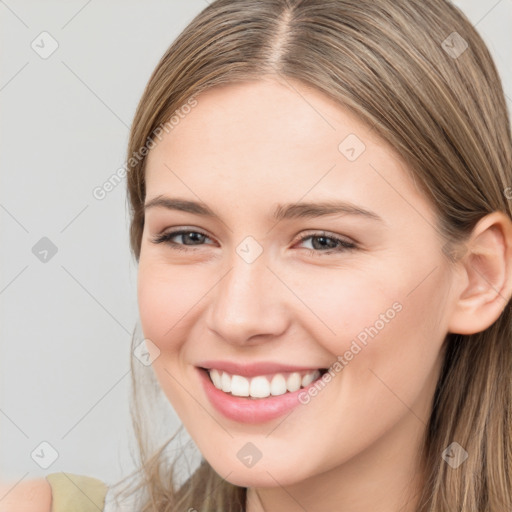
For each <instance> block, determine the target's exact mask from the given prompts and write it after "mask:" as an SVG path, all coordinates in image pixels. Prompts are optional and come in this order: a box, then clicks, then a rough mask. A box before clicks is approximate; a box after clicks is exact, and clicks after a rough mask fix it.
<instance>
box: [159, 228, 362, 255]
mask: <svg viewBox="0 0 512 512" xmlns="http://www.w3.org/2000/svg"><path fill="white" fill-rule="evenodd" d="M190 235H192V236H190ZM197 235H199V237H198V236H197ZM176 237H181V238H182V242H183V241H184V240H189V241H190V240H192V242H204V240H205V239H209V236H208V235H206V234H205V233H202V232H201V231H197V230H192V229H178V230H174V231H168V232H165V233H161V234H158V235H156V236H154V237H153V238H152V239H151V242H152V243H154V244H165V245H168V246H169V247H170V248H171V249H172V250H178V251H195V250H196V248H198V247H201V246H203V245H212V244H202V243H192V244H191V245H187V244H184V243H177V242H175V241H173V239H174V238H176ZM309 239H311V241H312V242H313V249H307V248H306V249H305V250H306V251H307V252H308V253H309V254H311V255H313V256H322V255H325V254H333V253H342V252H345V251H350V250H354V249H356V248H357V245H356V244H355V243H354V242H352V241H349V240H347V239H344V238H341V237H339V236H337V235H334V234H332V233H327V232H324V231H320V232H317V233H309V234H307V235H303V236H301V237H299V239H298V240H297V241H296V243H298V244H300V243H304V242H305V241H306V240H309ZM314 241H316V242H317V243H316V246H317V247H318V246H319V247H320V249H317V248H315V243H314ZM319 241H321V243H320V244H318V242H319ZM326 241H328V242H327V245H325V243H326ZM322 247H324V248H322Z"/></svg>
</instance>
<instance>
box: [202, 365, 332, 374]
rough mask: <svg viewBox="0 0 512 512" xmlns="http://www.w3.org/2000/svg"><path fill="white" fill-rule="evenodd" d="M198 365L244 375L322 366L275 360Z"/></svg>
mask: <svg viewBox="0 0 512 512" xmlns="http://www.w3.org/2000/svg"><path fill="white" fill-rule="evenodd" d="M196 366H198V367H199V368H204V369H205V370H211V369H216V370H222V371H225V372H227V373H229V374H230V375H241V376H242V377H256V376H257V375H265V374H269V373H284V372H302V371H315V370H321V369H324V368H321V367H320V366H295V365H288V364H281V363H274V362H270V361H268V362H265V361H261V362H255V363H249V364H239V363H235V362H233V361H201V362H200V363H198V364H197V365H196Z"/></svg>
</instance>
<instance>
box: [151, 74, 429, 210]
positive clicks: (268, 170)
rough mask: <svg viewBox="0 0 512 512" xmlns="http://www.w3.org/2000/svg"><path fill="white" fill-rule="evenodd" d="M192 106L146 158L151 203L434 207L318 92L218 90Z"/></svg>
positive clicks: (301, 88) (355, 122)
mask: <svg viewBox="0 0 512 512" xmlns="http://www.w3.org/2000/svg"><path fill="white" fill-rule="evenodd" d="M196 100H197V105H196V106H195V107H194V108H192V109H191V110H190V112H189V113H188V114H186V115H183V116H181V117H180V120H179V123H178V124H176V125H175V126H174V128H173V129H172V130H171V131H170V132H169V133H167V134H165V135H164V136H163V138H162V140H161V141H160V142H158V143H157V145H156V146H155V147H154V148H153V149H152V150H151V151H150V153H149V155H148V162H147V166H146V182H147V190H146V191H147V197H154V196H156V195H158V194H167V193H170V192H173V193H174V194H173V195H180V196H182V197H183V196H184V197H191V198H192V196H194V195H196V196H203V197H201V199H203V200H204V201H206V202H208V201H207V198H208V197H211V198H212V199H214V198H219V200H222V199H223V201H224V202H226V200H227V201H231V203H232V204H234V203H235V202H236V201H237V200H239V201H240V202H241V203H242V204H247V205H249V204H251V202H253V201H254V202H257V203H258V204H259V205H261V203H262V201H263V202H264V201H265V198H268V200H269V202H272V203H275V202H276V201H277V202H279V201H282V202H289V201H294V200H295V201H298V200H299V199H301V198H305V199H308V200H313V199H315V198H316V197H318V196H319V195H323V197H322V198H326V194H329V195H330V196H329V197H328V198H329V199H332V198H334V197H342V196H343V197H345V198H350V199H351V200H353V201H355V200H357V201H360V202H364V203H367V204H368V203H369V202H371V203H372V204H373V206H374V208H373V209H375V208H379V207H380V206H382V207H384V206H385V204H386V203H388V202H389V201H394V202H395V204H397V200H398V199H399V197H400V195H403V194H405V195H406V196H408V197H409V199H410V200H415V201H420V202H423V203H425V207H426V208H428V205H427V204H426V199H425V198H423V196H422V194H421V193H420V191H419V190H417V189H416V188H415V185H414V183H413V182H412V180H411V179H410V177H409V176H408V175H407V169H406V166H405V164H404V162H403V161H402V160H401V158H400V156H399V155H398V154H397V153H396V152H395V151H394V150H393V148H391V147H389V146H388V145H387V144H386V143H384V142H383V141H382V140H381V139H380V138H379V137H378V136H377V135H376V134H375V132H372V130H371V129H370V128H369V127H367V126H366V125H365V124H364V123H362V122H361V121H360V120H359V119H358V118H357V117H356V116H355V115H354V114H353V113H351V112H350V111H349V110H348V109H347V108H345V107H343V106H341V105H339V104H338V103H336V102H334V100H331V99H330V98H329V97H327V96H326V95H324V94H322V93H321V92H319V91H317V90H315V89H313V88H310V87H307V86H305V85H304V84H302V83H299V82H297V81H288V82H287V83H283V82H278V81H276V80H273V79H269V80H266V79H265V80H258V81H252V82H244V83H238V84H228V85H223V86H220V87H215V88H213V89H210V90H208V91H206V92H204V93H202V94H200V95H199V96H197V97H196ZM205 194H206V196H207V197H204V195H205ZM305 196H307V197H305ZM195 199H197V197H196V198H195ZM409 208H410V206H409Z"/></svg>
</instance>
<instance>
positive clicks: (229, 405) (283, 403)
mask: <svg viewBox="0 0 512 512" xmlns="http://www.w3.org/2000/svg"><path fill="white" fill-rule="evenodd" d="M198 371H199V374H200V378H201V381H202V384H203V388H204V390H205V393H206V395H207V397H208V399H209V400H210V402H211V403H212V405H213V406H214V407H215V408H216V409H217V410H218V411H219V412H220V413H222V414H223V415H224V416H226V418H229V419H230V420H234V421H237V422H240V423H264V422H266V421H271V420H273V419H275V418H279V417H280V416H283V415H284V414H286V413H288V412H290V411H291V410H292V409H294V408H295V407H297V406H298V405H301V402H300V401H299V394H300V393H304V392H307V390H308V388H309V387H310V386H313V385H314V384H315V382H316V381H314V382H312V383H311V384H309V385H308V386H306V387H304V388H300V389H298V390H297V391H294V392H292V393H290V392H286V393H284V394H283V395H278V396H269V397H268V398H247V397H240V396H233V395H230V394H228V393H224V391H221V390H220V389H217V388H216V387H215V386H214V385H213V382H212V381H211V379H210V376H209V374H208V372H207V371H205V370H202V369H199V368H198Z"/></svg>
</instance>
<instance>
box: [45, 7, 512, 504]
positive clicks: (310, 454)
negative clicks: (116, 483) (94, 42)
mask: <svg viewBox="0 0 512 512" xmlns="http://www.w3.org/2000/svg"><path fill="white" fill-rule="evenodd" d="M127 161H128V169H129V173H128V176H127V182H128V192H129V198H130V205H131V213H132V223H131V247H132V251H133V253H134V255H135V257H136V259H137V261H138V265H139V269H138V300H139V310H140V319H141V327H142V332H143V336H142V337H143V338H144V342H143V343H142V344H141V338H142V337H135V338H134V343H133V349H134V354H136V355H137V356H138V357H136V358H139V359H141V357H140V356H141V352H144V351H145V350H147V352H146V353H145V357H146V362H147V364H148V365H149V364H150V366H146V368H148V369H149V370H150V371H151V372H154V376H156V381H157V382H158V385H159V388H160V391H161V392H162V394H163V395H165V396H166V397H167V399H168V401H169V403H170V404H172V407H173V409H174V410H175V411H176V412H177V413H178V415H179V417H180V419H181V420H182V422H183V425H184V427H185V428H186V430H187V432H188V433H189V434H190V436H191V438H192V439H193V441H194V443H195V445H196V446H197V447H198V449H199V451H200V453H201V455H202V459H201V463H200V464H199V465H198V467H197V468H196V469H194V470H193V471H192V474H191V475H190V477H189V478H188V479H187V480H186V481H185V482H184V483H183V482H179V475H178V474H176V471H175V470H174V468H175V467H177V466H175V465H174V463H173V462H172V461H170V460H169V457H168V455H166V454H165V453H164V449H165V448H166V446H167V443H166V444H165V445H164V446H162V447H161V449H160V450H159V451H157V452H156V453H155V451H154V450H152V449H149V448H148V446H149V445H147V443H148V440H149V439H151V429H150V430H147V431H146V430H144V429H143V428H142V427H143V424H142V423H141V422H140V419H139V418H138V415H137V414H135V416H134V418H135V420H136V421H135V428H136V432H137V435H138V436H139V442H140V452H141V461H140V463H141V464H140V467H141V469H140V483H139V485H138V487H134V488H133V489H132V491H133V493H135V491H140V492H139V496H138V499H139V501H138V502H137V505H136V506H134V509H136V510H143V511H150V510H154V511H157V510H158V511H171V510H173V511H174V510H189V511H193V510H197V511H221V510H222V511H240V510H246V511H249V512H260V511H275V510H280V511H296V510H297V511H298V510H308V511H316V510H336V511H351V512H356V511H363V510H364V511H367V510H379V511H382V512H392V511H398V510H400V511H402V512H426V511H429V512H434V511H435V512H448V511H453V510H461V511H464V512H466V511H467V512H469V511H476V510H478V511H479V512H484V511H485V512H502V511H505V510H512V482H511V479H512V467H511V465H512V443H511V433H512V432H511V427H512V415H511V411H512V409H511V398H512V395H511V391H512V390H511V380H510V375H511V373H510V371H511V365H512V351H511V348H512V347H511V340H512V332H511V308H510V297H511V295H512V220H511V218H512V211H511V205H510V200H509V198H510V197H512V194H511V193H510V191H512V189H511V188H510V187H511V186H512V172H511V169H512V143H511V135H510V123H509V119H508V115H507V109H506V104H505V100H504V95H503V91H502V88H501V83H500V79H499V76H498V74H497V72H496V69H495V66H494V64H493V62H492V59H491V57H490V55H489V53H488V50H487V48H486V47H485V45H484V43H483V42H482V40H481V38H480V37H479V36H478V34H477V33H476V31H475V30H474V28H473V27H472V26H471V25H470V23H469V22H468V21H467V20H466V18H465V17H464V16H463V15H462V14H461V13H460V12H459V11H458V10H457V9H456V8H455V7H454V6H453V5H451V4H450V3H448V2H446V1H444V0H428V1H423V0H422V1H420V0H398V1H397V0H395V1H393V2H391V1H389V0H372V1H369V0H357V1H356V0H335V1H334V0H333V1H328V2H326V1H320V0H303V1H299V0H257V1H255V0H240V1H237V2H232V1H228V0H217V1H215V2H213V3H212V4H211V5H209V6H208V7H207V8H206V9H204V11H203V12H201V13H200V14H199V15H198V16H197V17H196V18H195V19H194V20H193V21H192V22H191V23H190V25H189V26H188V27H187V28H186V29H185V30H184V31H183V33H182V34H181V35H180V36H179V37H178V39H177V40H176V41H175V42H174V43H173V44H172V46H171V47H170V48H169V50H168V51H167V52H166V54H165V55H164V56H163V58H162V59H161V61H160V63H159V64H158V66H157V68H156V70H155V71H154V73H153V75H152V77H151V78H150V80H149V83H148V85H147V87H146V90H145V91H144V94H143V96H142V99H141V101H140V104H139V107H138V110H137V112H136V115H135V119H134V122H133V126H132V131H131V137H130V143H129V150H128V159H127ZM143 367H144V365H140V364H139V363H138V362H137V361H135V362H133V360H132V369H133V371H134V374H135V373H137V371H138V370H140V369H141V368H143ZM152 374H153V373H152ZM134 384H136V385H137V386H136V387H135V395H134V396H135V405H136V406H137V405H141V404H142V403H143V402H144V401H145V400H147V398H146V396H147V395H145V394H143V392H142V391H141V390H139V389H138V384H139V380H138V379H137V378H135V380H134ZM141 393H142V394H141ZM135 413H137V409H135ZM151 422H152V423H153V424H155V423H157V422H158V420H156V418H155V417H154V416H153V417H151ZM171 440H172V439H171ZM171 440H169V442H170V441H171ZM60 477H61V476H60ZM58 478H59V475H49V478H48V480H49V481H50V483H51V484H52V485H53V496H54V498H55V497H57V496H61V495H62V494H59V493H62V492H63V491H62V490H61V487H60V485H61V484H60V483H59V482H58V481H57V479H58ZM86 478H87V477H86ZM52 479H53V480H52ZM88 482H89V484H91V485H92V484H97V483H98V482H93V479H90V480H88ZM84 485H85V484H84ZM90 489H92V488H90ZM95 489H96V491H94V490H88V491H86V493H85V494H87V492H89V498H90V499H91V498H92V499H93V500H97V502H98V503H99V504H100V507H101V506H103V498H104V496H105V491H106V489H105V487H101V486H100V487H96V488H95ZM82 493H83V491H82ZM84 502H85V500H84ZM40 503H42V501H41V502H40ZM110 506H113V505H112V504H108V505H107V507H110ZM44 507H45V508H40V509H39V510H49V509H48V505H47V504H46V505H45V506H44ZM75 509H78V508H75ZM96 509H98V507H96ZM84 510H85V509H84Z"/></svg>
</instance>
